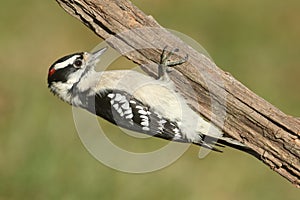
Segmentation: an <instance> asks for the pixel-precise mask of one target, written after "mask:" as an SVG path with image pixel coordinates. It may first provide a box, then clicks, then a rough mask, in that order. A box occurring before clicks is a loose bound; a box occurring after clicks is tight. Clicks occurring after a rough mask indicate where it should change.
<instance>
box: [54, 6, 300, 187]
mask: <svg viewBox="0 0 300 200" xmlns="http://www.w3.org/2000/svg"><path fill="white" fill-rule="evenodd" d="M56 1H57V2H58V3H59V5H60V6H61V7H62V8H63V9H65V10H66V11H67V12H68V13H69V14H71V15H72V16H74V17H76V18H77V19H79V20H80V21H81V22H82V23H84V24H85V25H86V26H87V27H88V28H90V29H91V30H92V31H94V33H95V34H97V35H98V36H99V37H101V38H103V39H105V40H106V41H107V43H108V44H109V45H110V46H112V47H113V48H114V49H116V50H117V51H119V52H120V53H121V54H123V55H124V56H126V57H127V58H128V59H130V60H132V61H133V62H135V63H138V64H139V65H141V66H142V68H143V70H144V71H145V72H147V73H148V74H149V75H152V76H155V75H156V73H157V72H156V67H155V66H156V65H154V63H157V62H158V60H159V57H160V54H161V50H162V48H164V47H165V46H169V47H179V48H180V52H179V54H178V56H179V57H180V56H181V57H183V56H185V53H187V54H188V55H189V60H188V62H187V63H185V64H183V65H181V66H180V67H176V70H174V71H173V72H172V73H171V78H172V80H173V81H174V82H175V84H176V86H177V89H178V91H179V92H180V93H181V94H182V95H183V96H184V97H185V98H186V99H187V101H188V102H189V103H190V105H191V106H192V107H193V108H194V109H195V110H196V111H197V112H199V113H200V114H201V115H203V116H204V117H206V118H207V119H209V120H212V121H213V123H215V124H216V125H217V126H219V127H220V128H221V129H222V130H223V131H224V133H225V134H227V135H229V136H231V137H233V138H235V139H237V140H239V141H240V142H243V143H245V144H246V145H248V146H249V147H251V148H252V149H253V150H254V151H255V152H257V154H258V155H259V156H257V158H258V159H260V160H261V161H263V162H264V163H265V164H266V165H268V166H270V168H271V169H273V170H274V171H276V172H277V173H279V174H280V175H282V176H283V177H284V178H286V179H287V180H289V181H290V182H291V183H292V184H294V185H295V186H297V187H300V121H299V119H297V118H295V117H292V116H288V115H286V114H285V113H283V112H281V111H280V110H279V109H278V108H276V107H274V106H273V105H271V104H270V103H268V102H267V101H265V100H264V99H263V98H261V97H259V96H258V95H256V94H255V93H253V92H252V91H250V90H249V89H248V88H247V87H245V86H244V85H242V84H241V83H240V82H239V81H237V80H236V79H235V78H234V77H232V76H231V75H230V74H229V73H227V72H224V71H222V70H221V69H220V68H218V67H217V66H216V65H215V64H214V63H213V62H212V61H211V60H210V59H209V58H207V57H206V56H204V55H202V54H201V53H199V52H197V51H196V50H194V49H193V48H191V47H190V46H188V45H187V44H186V43H184V42H183V41H181V40H180V39H179V38H178V37H176V36H174V35H173V34H172V33H170V32H169V31H167V30H165V29H164V28H163V27H161V26H160V25H159V24H158V23H157V22H156V21H155V19H153V17H151V16H147V15H146V14H144V13H143V12H142V11H141V10H139V9H138V8H137V7H136V6H134V5H133V4H132V3H131V2H130V1H128V0H56ZM145 47H146V48H145Z"/></svg>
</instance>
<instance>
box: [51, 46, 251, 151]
mask: <svg viewBox="0 0 300 200" xmlns="http://www.w3.org/2000/svg"><path fill="white" fill-rule="evenodd" d="M106 50H107V47H105V48H102V49H100V50H97V51H95V52H93V53H88V52H80V53H74V54H71V55H67V56H64V57H62V58H60V59H58V60H57V61H56V62H54V63H53V64H52V65H51V67H50V68H49V72H48V87H49V89H50V91H51V92H52V93H53V94H54V95H56V96H58V97H59V98H60V99H61V100H63V101H65V102H67V103H68V104H70V105H72V106H76V107H80V108H83V109H85V110H87V111H89V112H91V113H93V114H95V115H97V116H99V117H102V118H104V119H105V120H107V121H109V122H111V123H113V124H115V125H117V126H119V127H122V128H126V129H129V130H133V131H136V132H139V133H142V134H147V135H151V136H154V137H159V138H162V139H166V140H172V141H176V142H183V143H193V144H196V145H199V146H202V147H205V148H208V149H212V150H214V151H218V152H221V150H220V147H224V145H226V146H231V147H233V148H236V149H239V150H243V151H246V152H247V151H249V150H250V149H249V148H248V147H247V146H245V145H244V144H242V143H240V142H238V141H236V140H234V139H232V138H230V137H227V136H224V134H223V133H222V131H221V130H220V129H218V128H216V127H215V126H214V125H213V124H212V123H211V122H209V121H207V120H205V119H204V117H202V116H201V115H199V114H198V113H196V112H195V111H193V110H192V109H191V108H190V107H189V105H188V104H187V103H186V101H185V99H184V98H183V97H182V96H181V95H180V94H179V93H177V92H176V91H175V86H174V85H173V82H172V81H171V80H170V78H169V75H168V72H169V68H171V67H173V66H176V65H181V64H183V63H184V62H186V61H187V59H188V56H187V55H186V56H185V57H184V58H182V59H180V60H177V61H174V60H173V61H172V60H170V58H171V57H172V56H173V57H174V56H175V53H176V52H178V49H173V50H171V51H168V52H167V50H166V48H165V49H163V51H162V54H161V57H160V63H159V64H158V78H157V79H154V78H152V77H150V76H147V75H144V74H142V73H139V72H137V71H132V70H109V71H101V72H97V71H95V69H94V68H95V66H96V64H97V63H98V62H99V60H100V59H101V55H103V53H104V52H105V51H106Z"/></svg>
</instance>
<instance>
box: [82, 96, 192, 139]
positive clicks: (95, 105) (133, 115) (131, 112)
mask: <svg viewBox="0 0 300 200" xmlns="http://www.w3.org/2000/svg"><path fill="white" fill-rule="evenodd" d="M88 102H89V106H88V108H87V109H88V110H89V111H90V112H92V113H95V114H96V115H98V116H100V117H102V118H104V119H106V120H108V121H109V122H111V123H113V124H115V125H117V126H120V127H123V128H126V129H129V130H133V131H137V132H140V133H144V134H148V135H152V136H155V137H160V138H163V139H167V140H174V141H180V142H188V141H187V139H186V137H185V136H184V134H183V133H182V132H181V131H180V129H179V128H178V125H177V123H176V122H172V121H170V120H168V119H166V118H164V117H162V116H161V115H160V114H159V113H157V112H156V111H154V110H152V109H151V108H150V106H148V105H145V104H143V103H142V102H141V101H139V100H137V99H136V98H134V97H133V96H132V95H130V94H128V93H127V92H124V91H119V90H105V91H103V92H101V93H98V94H96V96H95V98H94V102H92V99H90V100H89V101H88Z"/></svg>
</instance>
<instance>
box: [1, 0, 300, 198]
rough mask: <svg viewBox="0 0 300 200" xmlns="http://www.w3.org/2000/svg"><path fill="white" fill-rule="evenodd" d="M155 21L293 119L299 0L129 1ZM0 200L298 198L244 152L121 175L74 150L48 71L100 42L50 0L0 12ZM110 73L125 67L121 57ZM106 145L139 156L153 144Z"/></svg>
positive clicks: (68, 116) (299, 64) (67, 110)
mask: <svg viewBox="0 0 300 200" xmlns="http://www.w3.org/2000/svg"><path fill="white" fill-rule="evenodd" d="M134 3H135V4H136V5H137V6H138V7H139V8H140V9H142V10H143V11H145V12H146V13H147V14H149V15H152V16H153V17H155V18H156V19H157V20H158V22H159V23H160V24H161V25H163V26H165V27H167V28H170V29H174V30H177V31H179V32H182V33H184V34H186V35H189V36H190V37H192V38H194V39H195V40H197V41H198V42H199V43H201V44H202V45H203V46H204V47H205V48H206V49H207V50H208V52H209V53H210V55H211V56H212V57H213V59H214V60H215V62H216V63H217V65H218V66H219V67H221V68H222V69H223V70H225V71H228V72H230V73H231V74H233V75H234V77H236V78H237V79H238V80H240V81H241V82H242V83H243V84H245V85H246V86H247V87H249V88H250V89H251V90H253V91H254V92H256V93H257V94H258V95H260V96H262V97H264V98H265V99H267V100H268V101H269V102H271V103H272V104H274V105H275V106H277V107H279V108H280V109H281V110H283V111H284V112H286V113H288V114H290V115H294V116H299V115H300V105H299V102H300V92H299V85H300V81H299V76H300V39H299V38H300V25H299V22H300V12H299V10H300V1H299V0H286V1H282V0H244V1H237V0H226V1H225V0H209V1H207V0H201V1H200V0H185V1H182V0H134ZM0 27H1V31H0V44H1V45H0V69H1V72H0V199H1V200H2V199H3V200H4V199H5V200H7V199H31V200H32V199H70V200H73V199H223V200H226V199H230V200H232V199H246V200H254V199H264V200H268V199H272V200H277V199H278V200H282V199H285V200H292V199H295V200H296V199H300V192H299V189H296V188H294V187H293V186H292V185H291V184H290V183H289V182H287V181H286V180H285V179H283V178H282V177H280V176H279V175H278V174H277V173H275V172H273V171H272V170H270V169H269V168H268V167H266V166H265V165H264V164H262V163H261V162H259V161H258V160H256V159H255V158H252V157H251V156H249V155H246V154H244V153H241V152H238V151H235V150H231V149H226V151H225V152H224V153H223V154H218V153H211V154H210V155H209V156H207V157H206V158H204V159H201V160H200V159H198V158H197V153H198V147H194V146H193V147H191V148H190V149H189V150H188V151H187V152H186V153H185V154H184V155H183V156H182V157H181V158H180V159H179V160H178V161H176V162H175V163H174V164H172V165H171V166H169V167H167V168H165V169H162V170H160V171H156V172H153V173H148V174H139V175H138V174H126V173H122V172H118V171H115V170H112V169H110V168H108V167H106V166H104V165H102V164H101V163H100V162H98V161H97V160H95V159H94V158H93V157H92V156H91V155H90V154H89V153H88V151H87V150H86V149H85V148H84V147H83V145H82V144H81V142H80V139H79V137H78V135H77V132H76V130H75V127H74V122H73V118H72V110H71V107H70V106H68V105H67V104H65V103H63V102H61V101H60V100H58V99H57V98H56V97H53V95H51V94H50V92H49V91H48V89H47V84H46V76H47V70H48V67H49V66H50V65H51V64H52V62H53V61H54V60H56V59H57V58H59V57H61V56H62V55H65V54H69V53H72V52H76V51H82V50H90V49H92V48H93V47H94V46H95V45H96V44H98V43H99V42H101V40H100V39H99V38H97V37H96V36H95V35H94V34H93V33H92V32H91V31H90V30H89V29H88V28H86V27H85V26H84V25H82V24H81V23H80V22H79V21H77V20H76V19H75V18H72V17H71V16H69V15H68V14H66V13H65V12H64V10H63V9H61V8H60V7H59V6H58V4H57V3H56V2H55V1H54V0H49V1H40V0H26V1H23V0H14V1H2V2H1V6H0ZM118 63H119V65H120V66H121V65H127V64H128V63H130V62H128V61H126V60H125V59H123V60H122V59H121V61H119V62H118ZM104 125H105V126H106V127H107V129H109V130H110V137H111V138H112V139H113V140H114V141H116V142H118V143H120V145H121V146H124V147H126V146H130V147H136V148H137V149H139V150H142V149H143V148H146V149H147V148H148V146H151V147H152V146H153V145H154V146H155V145H156V144H162V141H161V140H159V139H148V140H147V141H143V140H141V139H132V138H124V136H122V133H121V132H120V131H119V130H118V129H117V128H115V127H111V126H110V125H109V124H105V123H104Z"/></svg>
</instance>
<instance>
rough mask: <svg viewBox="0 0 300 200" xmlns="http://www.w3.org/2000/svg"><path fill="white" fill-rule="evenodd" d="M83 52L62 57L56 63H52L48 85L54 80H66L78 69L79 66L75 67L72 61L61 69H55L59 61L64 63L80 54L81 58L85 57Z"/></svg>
mask: <svg viewBox="0 0 300 200" xmlns="http://www.w3.org/2000/svg"><path fill="white" fill-rule="evenodd" d="M83 54H84V53H83V52H81V53H74V54H71V55H67V56H64V57H62V58H60V59H58V60H57V61H56V62H55V63H53V64H52V65H51V67H50V68H49V72H48V85H50V84H51V83H52V82H66V81H67V78H68V76H69V75H70V74H71V73H73V72H75V71H76V70H78V68H75V67H74V66H73V64H72V63H69V64H68V65H67V66H65V67H63V68H59V69H55V66H56V65H58V64H59V63H63V62H65V61H67V60H68V59H70V58H72V57H73V56H78V58H79V59H83Z"/></svg>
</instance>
